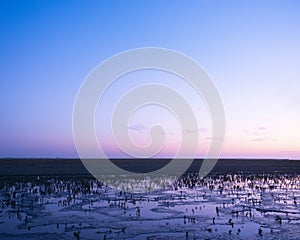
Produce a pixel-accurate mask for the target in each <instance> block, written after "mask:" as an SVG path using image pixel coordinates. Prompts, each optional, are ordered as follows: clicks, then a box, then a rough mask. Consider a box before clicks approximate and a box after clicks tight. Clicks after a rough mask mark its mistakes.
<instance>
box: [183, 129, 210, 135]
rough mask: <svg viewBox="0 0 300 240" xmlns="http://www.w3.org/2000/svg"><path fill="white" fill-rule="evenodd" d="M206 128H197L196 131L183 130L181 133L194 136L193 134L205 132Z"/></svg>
mask: <svg viewBox="0 0 300 240" xmlns="http://www.w3.org/2000/svg"><path fill="white" fill-rule="evenodd" d="M207 130H208V129H207V128H197V129H183V133H187V134H194V133H199V132H201V133H203V132H207Z"/></svg>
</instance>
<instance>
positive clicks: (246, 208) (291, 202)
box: [0, 174, 300, 239]
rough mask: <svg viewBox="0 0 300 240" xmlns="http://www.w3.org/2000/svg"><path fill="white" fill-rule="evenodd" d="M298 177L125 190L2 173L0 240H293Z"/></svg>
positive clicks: (298, 216) (187, 180) (190, 181)
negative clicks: (43, 238) (4, 176)
mask: <svg viewBox="0 0 300 240" xmlns="http://www.w3.org/2000/svg"><path fill="white" fill-rule="evenodd" d="M170 182H172V181H170ZM299 183H300V176H298V175H284V174H282V175H231V174H228V175H214V176H210V177H206V178H203V179H199V178H197V177H195V176H193V175H186V176H184V177H182V178H181V179H180V180H178V181H175V182H173V184H172V185H169V186H166V187H165V188H164V189H161V190H157V191H153V192H148V193H139V194H131V193H126V192H120V191H116V190H113V189H110V188H108V187H105V186H104V185H102V184H100V183H99V182H97V181H96V180H93V179H91V178H88V177H86V178H85V177H78V178H76V177H75V178H74V177H73V178H62V177H38V178H30V179H23V180H20V179H18V181H16V180H14V179H13V178H11V179H9V180H5V179H3V180H2V182H1V184H0V239H40V236H41V235H45V233H47V234H46V235H45V236H48V238H49V239H157V238H160V239H174V238H176V239H257V238H262V239H282V238H286V239H299V237H300V230H298V229H300V228H299V227H300V209H299V204H300V184H299Z"/></svg>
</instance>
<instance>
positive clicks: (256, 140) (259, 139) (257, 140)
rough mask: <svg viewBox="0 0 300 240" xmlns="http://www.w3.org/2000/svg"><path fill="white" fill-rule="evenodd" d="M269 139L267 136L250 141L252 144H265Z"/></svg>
mask: <svg viewBox="0 0 300 240" xmlns="http://www.w3.org/2000/svg"><path fill="white" fill-rule="evenodd" d="M268 139H269V137H268V136H265V137H257V138H253V139H251V140H250V141H252V142H264V141H267V140H268Z"/></svg>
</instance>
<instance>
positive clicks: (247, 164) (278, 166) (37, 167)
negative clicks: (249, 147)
mask: <svg viewBox="0 0 300 240" xmlns="http://www.w3.org/2000/svg"><path fill="white" fill-rule="evenodd" d="M183 160H184V159H183ZM99 161H101V160H99ZM111 161H112V162H113V163H114V164H115V165H117V166H119V167H120V168H123V169H125V170H128V171H132V172H150V171H154V170H157V169H160V168H161V167H163V166H165V165H167V164H168V163H169V162H170V161H171V159H167V158H161V159H117V158H114V159H111ZM202 162H203V159H195V160H194V161H193V164H192V165H191V166H190V168H189V169H188V170H187V172H188V173H197V172H199V169H200V167H201V164H202ZM211 173H212V174H227V173H233V174H238V173H247V174H264V173H266V174H277V173H279V174H300V160H289V159H232V158H231V159H230V158H226V159H220V160H218V162H217V164H216V166H215V167H214V169H213V170H212V172H211ZM49 175H56V176H63V175H65V176H66V175H68V176H72V175H90V173H89V172H88V171H87V169H86V168H85V167H84V165H83V163H82V162H81V160H80V159H79V158H0V176H1V177H5V176H49Z"/></svg>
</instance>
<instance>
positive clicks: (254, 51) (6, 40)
mask: <svg viewBox="0 0 300 240" xmlns="http://www.w3.org/2000/svg"><path fill="white" fill-rule="evenodd" d="M299 11H300V3H299V2H298V1H225V0H224V1H221V0H220V1H217V0H216V1H214V0H212V1H186V2H184V1H127V2H124V1H1V3H0V31H1V37H0V52H1V55H0V63H1V71H0V89H1V96H0V99H1V102H0V111H1V119H0V133H1V134H0V156H2V157H7V156H8V157H9V156H20V157H21V156H22V157H23V156H24V157H32V156H34V157H60V156H62V157H73V156H77V154H76V149H75V147H74V143H73V138H72V111H73V104H74V100H75V97H76V94H77V91H78V89H79V87H80V85H81V83H82V81H83V80H84V79H85V77H86V76H87V74H88V73H89V72H90V71H91V70H92V69H93V68H94V67H95V66H96V65H98V64H99V63H100V62H101V61H103V60H105V59H106V58H108V57H110V56H112V55H114V54H117V53H118V52H120V51H125V50H129V49H132V48H138V47H152V46H154V47H164V48H170V49H174V50H177V51H180V52H182V53H184V54H186V55H188V56H190V57H192V58H193V59H195V60H196V61H197V62H199V63H200V64H201V65H202V66H203V67H204V68H205V69H206V71H207V72H208V73H209V74H210V76H211V77H212V79H213V81H214V83H215V85H216V87H217V88H218V90H219V92H220V95H221V97H222V100H223V104H224V108H225V112H226V122H227V136H226V142H225V146H224V149H223V153H222V156H223V157H278V158H300V147H299V146H300V128H299V122H300V107H299V106H300V105H299V102H300V101H299V100H300V98H299V90H300V81H299V80H300V79H299V78H300V77H299V76H300V68H299V64H300V28H299V26H300V15H299ZM163 77H165V78H167V80H165V78H164V79H163ZM121 80H122V79H121ZM149 81H150V82H160V81H166V82H167V83H168V84H171V85H172V84H173V87H174V88H182V83H180V80H178V79H177V80H176V79H173V78H172V77H170V78H169V79H168V77H166V76H163V74H158V73H153V74H149V73H147V72H144V74H141V75H138V74H137V75H136V76H134V75H133V76H132V82H131V84H133V83H135V82H136V83H146V82H149ZM118 84H119V85H118V86H119V87H116V88H112V89H111V94H110V95H109V94H108V96H107V97H108V98H107V99H106V100H104V103H103V104H104V106H103V107H104V109H105V110H101V109H99V111H98V112H100V113H101V111H108V110H110V109H111V105H109V104H110V103H111V102H113V100H114V99H116V96H117V93H118V91H117V89H121V90H123V91H125V90H126V89H128V88H129V85H130V84H129V85H128V83H126V81H124V82H122V81H120V83H118ZM121 90H120V91H121ZM186 95H187V96H188V97H187V98H188V99H189V101H191V102H192V106H193V107H194V108H195V109H198V108H199V109H200V110H199V109H198V110H196V111H199V113H198V116H199V121H200V116H201V114H202V107H201V104H202V103H200V100H197V99H196V96H195V97H193V96H191V95H192V94H191V90H186ZM105 101H106V103H107V104H106V105H105ZM199 106H200V107H199ZM99 108H100V106H99ZM155 111H158V112H157V113H158V114H156V116H157V115H158V116H161V117H162V119H163V122H169V123H170V122H172V121H173V120H171V119H169V117H170V116H168V114H167V113H162V111H161V110H155V109H151V110H150V111H149V113H151V114H150V115H152V113H153V112H155ZM203 111H204V110H203ZM100 115H101V114H100ZM140 115H144V114H143V113H140ZM104 118H105V116H102V117H101V116H99V121H98V122H99V125H98V126H96V127H97V131H98V132H99V136H100V139H101V140H100V141H101V142H103V144H104V145H106V146H107V149H106V151H107V153H108V154H109V155H111V156H122V154H121V153H120V152H119V150H117V149H115V146H114V144H113V143H112V142H111V140H109V139H110V138H109V133H107V135H104V136H103V134H104V132H105V130H106V128H104V127H103V126H105V122H106V123H107V121H109V120H108V119H104ZM203 119H206V117H203ZM201 121H202V119H201ZM149 124H150V123H146V122H145V119H144V118H143V117H139V116H137V117H136V118H135V120H134V122H133V123H132V126H139V127H138V128H137V129H141V128H142V129H145V130H147V129H148V128H149V126H150V125H151V124H150V125H149ZM202 124H203V126H201V127H202V128H203V129H206V130H203V133H202V138H203V141H204V140H205V139H209V126H208V125H209V124H208V122H207V121H206V120H204V121H202ZM169 125H170V126H169V128H170V129H169V130H170V131H171V130H172V129H173V131H175V132H176V133H177V132H178V131H179V130H178V126H177V125H176V123H174V125H173V124H169ZM171 126H172V127H171ZM171 128H172V129H171ZM101 134H102V135H101ZM105 134H106V133H105ZM133 135H135V138H136V139H137V140H138V141H140V142H143V141H146V142H147V141H148V140H147V136H146V138H144V139H143V136H144V134H143V131H141V132H137V133H136V132H135V133H133ZM106 139H108V140H106ZM169 140H170V141H171V142H172V141H174V139H172V137H170V139H169ZM175 142H176V141H175ZM170 144H171V143H170ZM174 144H175V143H174ZM171 145H172V144H171ZM175 145H176V144H175ZM205 146H206V143H205V144H204V145H203V148H205ZM200 148H201V147H200ZM170 149H171V150H170ZM170 149H169V150H168V151H166V152H165V153H164V154H166V155H168V154H169V155H173V152H172V148H170ZM203 151H204V150H203ZM203 151H202V150H201V149H200V150H199V156H201V155H202V154H203Z"/></svg>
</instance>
